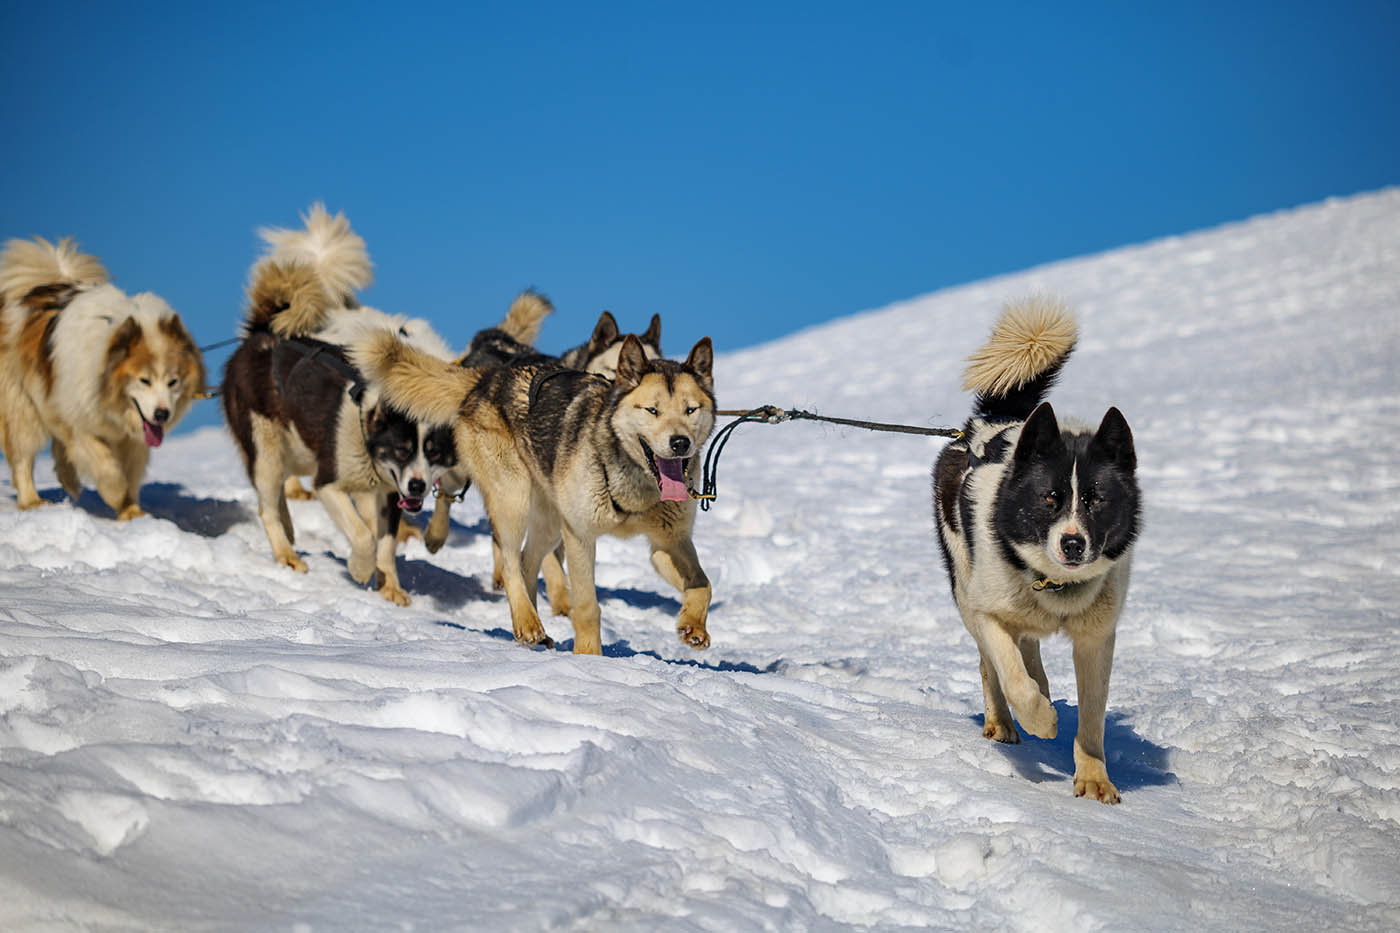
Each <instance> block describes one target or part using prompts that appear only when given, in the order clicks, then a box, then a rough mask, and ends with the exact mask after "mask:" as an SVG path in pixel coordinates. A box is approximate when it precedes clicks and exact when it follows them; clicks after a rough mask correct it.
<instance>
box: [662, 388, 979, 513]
mask: <svg viewBox="0 0 1400 933" xmlns="http://www.w3.org/2000/svg"><path fill="white" fill-rule="evenodd" d="M715 414H717V415H723V416H726V417H727V416H731V415H733V416H737V418H736V419H735V420H734V421H731V422H729V424H726V425H725V426H724V427H722V428H720V429H719V431H718V433H716V434H715V436H714V437H713V438H712V439H711V440H710V449H709V450H707V451H705V462H704V464H703V468H702V473H701V488H700V492H696V491H695V490H694V489H692V490H690V498H692V499H696V500H699V502H700V509H701V511H705V512H708V511H709V510H710V503H711V502H713V501H714V500H715V498H716V497H717V496H718V494H719V493H718V484H719V456H720V454H721V453H723V452H724V447H725V445H726V444H728V443H729V438H730V437H732V436H733V434H734V429H735V428H737V427H738V426H739V425H741V424H750V423H758V424H782V423H783V422H784V421H822V422H826V423H827V424H840V425H845V426H847V427H852V428H864V429H866V430H867V431H885V432H891V433H895V434H921V435H924V436H926V437H951V438H953V439H955V440H961V439H962V437H963V432H962V431H960V430H958V429H957V428H922V427H918V426H917V425H910V424H887V423H885V422H882V421H858V420H855V419H852V418H832V417H830V416H827V415H817V414H813V413H812V412H810V411H803V410H801V409H798V408H789V409H782V408H779V407H778V406H776V405H760V406H759V407H757V408H751V409H749V410H748V411H743V410H736V409H721V410H719V411H716V412H715Z"/></svg>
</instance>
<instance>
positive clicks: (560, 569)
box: [540, 544, 571, 616]
mask: <svg viewBox="0 0 1400 933" xmlns="http://www.w3.org/2000/svg"><path fill="white" fill-rule="evenodd" d="M564 560H565V557H564V546H563V545H562V544H560V545H559V546H558V547H556V548H555V549H554V550H552V551H550V552H549V553H548V554H546V555H545V556H544V562H543V563H541V564H540V570H541V572H542V573H543V574H544V592H545V595H546V596H547V597H549V608H550V610H551V611H552V612H553V613H554V614H555V615H557V616H566V615H568V614H569V609H570V608H571V603H570V602H569V577H568V575H567V574H565V573H564Z"/></svg>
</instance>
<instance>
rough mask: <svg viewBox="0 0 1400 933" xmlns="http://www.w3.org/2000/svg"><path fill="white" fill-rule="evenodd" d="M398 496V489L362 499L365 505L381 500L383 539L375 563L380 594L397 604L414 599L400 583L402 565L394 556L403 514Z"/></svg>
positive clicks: (378, 532) (379, 534) (379, 533)
mask: <svg viewBox="0 0 1400 933" xmlns="http://www.w3.org/2000/svg"><path fill="white" fill-rule="evenodd" d="M398 498H399V496H398V493H396V492H391V493H388V494H387V495H380V496H375V495H374V494H373V493H371V494H369V496H368V497H367V499H368V501H363V500H362V501H361V507H362V508H365V507H369V506H371V505H372V504H373V503H374V501H375V500H376V499H377V500H378V503H379V510H378V511H377V512H376V513H375V519H374V523H375V524H374V531H375V536H376V538H377V540H378V542H379V547H378V549H377V552H376V555H375V565H376V566H377V567H378V568H379V575H380V586H379V595H380V596H383V597H384V598H385V599H387V600H389V602H391V603H394V604H395V605H398V606H407V605H408V604H409V603H410V602H412V600H410V599H409V598H408V593H406V592H405V591H404V588H403V587H402V586H400V585H399V565H398V560H397V559H396V558H395V556H394V552H395V551H396V550H397V549H398V543H399V521H400V520H401V518H402V513H401V512H400V510H399V506H398Z"/></svg>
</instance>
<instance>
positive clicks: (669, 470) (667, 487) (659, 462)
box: [656, 457, 690, 502]
mask: <svg viewBox="0 0 1400 933" xmlns="http://www.w3.org/2000/svg"><path fill="white" fill-rule="evenodd" d="M656 469H657V472H658V473H660V474H661V479H660V483H661V501H662V502H685V501H686V500H687V499H689V498H690V490H689V488H688V487H687V486H686V484H685V459H684V458H682V457H674V458H670V459H668V458H666V457H657V458H656Z"/></svg>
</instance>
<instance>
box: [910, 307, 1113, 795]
mask: <svg viewBox="0 0 1400 933" xmlns="http://www.w3.org/2000/svg"><path fill="white" fill-rule="evenodd" d="M1076 339H1077V331H1076V327H1075V322H1074V318H1073V316H1072V315H1071V314H1070V313H1069V311H1068V309H1066V308H1065V307H1064V306H1063V305H1062V304H1060V303H1058V302H1056V301H1054V300H1050V299H1045V298H1031V299H1028V300H1026V301H1023V302H1019V303H1013V304H1011V305H1009V306H1008V307H1007V308H1006V309H1005V310H1004V311H1003V313H1002V316H1001V318H1000V319H999V320H998V321H997V323H996V326H995V328H994V329H993V331H992V336H991V339H990V340H989V341H988V342H987V343H986V344H985V345H984V346H983V347H982V348H981V349H980V350H979V351H978V352H977V353H976V354H974V355H973V356H972V358H971V359H970V361H969V365H968V368H967V371H966V373H965V379H964V388H967V389H970V390H972V391H975V392H976V393H977V398H976V402H975V405H974V408H973V414H972V417H971V418H970V419H969V420H968V422H967V425H966V427H965V428H964V436H963V437H962V438H961V439H960V440H958V441H956V442H954V443H952V444H949V445H948V446H947V447H946V448H945V449H944V451H943V453H942V454H941V455H940V456H939V458H938V461H937V463H936V464H935V465H934V470H933V505H934V516H935V518H936V520H937V524H938V539H939V544H940V545H941V547H942V551H943V559H944V562H945V563H946V565H947V568H948V576H949V579H950V581H951V583H952V587H953V598H954V600H955V601H956V603H957V606H958V612H959V613H960V614H961V615H962V619H963V623H964V624H965V625H966V626H967V629H968V631H969V632H971V633H972V637H973V638H974V639H976V641H977V647H978V650H979V652H980V653H981V670H982V691H983V698H984V701H985V703H986V721H985V728H984V729H983V730H982V734H983V735H985V736H986V737H987V738H990V739H996V740H997V741H999V742H1019V741H1020V739H1021V737H1020V734H1019V733H1018V732H1017V731H1016V727H1015V726H1014V725H1013V724H1012V721H1011V717H1012V714H1013V712H1014V714H1015V717H1016V721H1017V722H1019V723H1020V724H1021V726H1022V728H1024V729H1026V730H1027V731H1029V732H1030V733H1031V734H1033V735H1037V736H1040V737H1041V738H1053V737H1054V736H1055V732H1056V714H1055V707H1054V706H1053V705H1051V702H1050V686H1049V683H1048V681H1047V680H1046V677H1045V669H1044V668H1043V667H1042V666H1041V662H1040V639H1042V638H1045V637H1048V636H1050V635H1053V634H1054V633H1056V632H1059V631H1063V632H1064V633H1065V634H1066V635H1068V636H1069V638H1070V641H1071V643H1072V644H1073V650H1074V673H1075V680H1076V681H1077V684H1078V688H1079V689H1078V692H1079V732H1078V734H1077V735H1076V736H1075V740H1074V792H1075V795H1076V796H1087V797H1093V798H1095V799H1098V800H1102V801H1104V802H1105V803H1117V802H1118V800H1119V796H1118V789H1117V788H1116V787H1114V786H1113V783H1112V782H1111V781H1110V780H1109V779H1108V771H1107V769H1106V767H1105V765H1104V751H1103V729H1104V711H1105V708H1106V706H1107V701H1108V679H1109V673H1110V671H1111V669H1112V666H1113V642H1114V631H1115V627H1116V624H1117V621H1118V615H1119V613H1120V612H1121V611H1122V608H1123V600H1124V597H1125V596H1126V595H1127V591H1128V576H1129V570H1130V567H1131V563H1132V552H1133V542H1134V540H1135V539H1136V537H1137V534H1138V527H1139V521H1140V518H1139V513H1140V504H1139V495H1138V488H1137V482H1136V479H1135V472H1136V464H1137V461H1136V455H1135V453H1134V449H1133V435H1132V432H1131V431H1130V430H1129V429H1128V423H1127V421H1125V420H1124V418H1123V414H1122V413H1121V412H1120V411H1119V410H1118V409H1117V408H1110V409H1109V410H1108V413H1107V414H1105V415H1104V417H1103V421H1102V422H1101V423H1100V424H1099V426H1098V428H1097V430H1095V429H1093V428H1091V427H1088V426H1086V425H1080V424H1070V423H1064V424H1061V423H1060V422H1058V421H1057V420H1056V418H1055V412H1054V410H1053V409H1052V408H1051V407H1050V403H1049V402H1045V401H1043V399H1044V397H1045V395H1046V393H1048V392H1049V390H1050V388H1051V386H1052V385H1053V384H1054V382H1055V379H1056V377H1057V376H1058V375H1059V373H1060V370H1061V368H1062V367H1063V366H1064V363H1065V361H1066V360H1067V359H1069V356H1070V353H1071V351H1072V350H1073V349H1074V345H1075V341H1076ZM1008 703H1009V707H1008Z"/></svg>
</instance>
